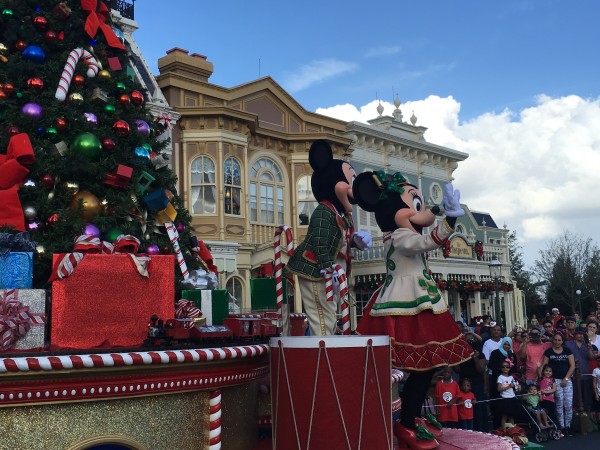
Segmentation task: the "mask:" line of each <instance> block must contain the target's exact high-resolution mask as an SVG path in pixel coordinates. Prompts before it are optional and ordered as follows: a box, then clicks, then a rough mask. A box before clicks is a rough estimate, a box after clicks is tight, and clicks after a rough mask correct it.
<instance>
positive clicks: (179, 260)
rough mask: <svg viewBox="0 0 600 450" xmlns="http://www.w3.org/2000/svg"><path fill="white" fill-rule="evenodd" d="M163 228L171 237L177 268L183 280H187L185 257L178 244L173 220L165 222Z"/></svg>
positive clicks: (188, 274) (177, 235) (187, 272)
mask: <svg viewBox="0 0 600 450" xmlns="http://www.w3.org/2000/svg"><path fill="white" fill-rule="evenodd" d="M165 228H166V229H167V234H168V235H169V239H171V244H173V250H174V251H175V256H176V257H177V264H179V268H180V269H181V275H183V279H184V280H187V279H188V278H189V277H190V272H189V271H188V268H187V264H186V263H185V258H184V257H183V253H182V252H181V247H180V246H179V233H178V232H177V228H175V225H173V222H166V223H165Z"/></svg>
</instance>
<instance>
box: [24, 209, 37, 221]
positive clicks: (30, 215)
mask: <svg viewBox="0 0 600 450" xmlns="http://www.w3.org/2000/svg"><path fill="white" fill-rule="evenodd" d="M23 215H24V216H25V218H26V219H27V220H29V221H32V220H35V218H36V217H37V210H36V209H35V208H34V207H33V206H26V207H25V208H23Z"/></svg>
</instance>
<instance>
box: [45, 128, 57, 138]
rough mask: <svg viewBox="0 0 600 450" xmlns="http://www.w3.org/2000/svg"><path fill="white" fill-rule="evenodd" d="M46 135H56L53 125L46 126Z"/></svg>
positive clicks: (49, 136) (52, 136)
mask: <svg viewBox="0 0 600 450" xmlns="http://www.w3.org/2000/svg"><path fill="white" fill-rule="evenodd" d="M46 136H48V138H50V139H53V138H55V137H56V136H58V130H57V129H56V128H54V127H48V128H46Z"/></svg>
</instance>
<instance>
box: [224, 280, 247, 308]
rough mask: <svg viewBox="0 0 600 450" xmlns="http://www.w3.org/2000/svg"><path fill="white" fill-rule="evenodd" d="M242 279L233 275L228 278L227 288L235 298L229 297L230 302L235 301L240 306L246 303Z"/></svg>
mask: <svg viewBox="0 0 600 450" xmlns="http://www.w3.org/2000/svg"><path fill="white" fill-rule="evenodd" d="M242 286H243V285H242V281H241V279H240V278H239V277H231V278H230V279H229V280H227V284H226V285H225V289H227V292H229V295H230V296H231V297H233V298H234V299H235V302H234V300H233V299H231V298H230V299H229V301H230V302H234V303H235V305H236V306H237V307H238V308H241V307H242V305H243V304H244V289H243V288H242Z"/></svg>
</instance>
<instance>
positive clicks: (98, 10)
mask: <svg viewBox="0 0 600 450" xmlns="http://www.w3.org/2000/svg"><path fill="white" fill-rule="evenodd" d="M81 9H82V10H84V11H85V12H87V13H88V16H87V19H86V20H85V25H84V27H83V28H84V30H85V32H86V33H87V34H88V36H89V37H90V38H92V39H94V38H95V37H96V34H97V33H98V29H100V30H101V31H102V33H103V34H104V37H105V38H106V43H107V44H108V45H109V46H110V47H112V48H118V49H119V50H125V46H124V45H123V44H122V43H121V41H120V40H119V38H118V37H117V35H116V34H115V32H114V31H113V30H112V28H111V27H110V26H109V25H108V24H107V23H106V19H107V18H108V15H109V14H110V11H109V9H108V7H107V6H106V5H105V4H104V2H99V1H98V0H81Z"/></svg>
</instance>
